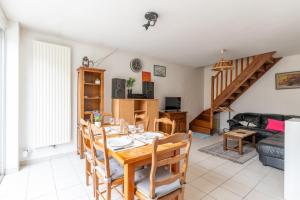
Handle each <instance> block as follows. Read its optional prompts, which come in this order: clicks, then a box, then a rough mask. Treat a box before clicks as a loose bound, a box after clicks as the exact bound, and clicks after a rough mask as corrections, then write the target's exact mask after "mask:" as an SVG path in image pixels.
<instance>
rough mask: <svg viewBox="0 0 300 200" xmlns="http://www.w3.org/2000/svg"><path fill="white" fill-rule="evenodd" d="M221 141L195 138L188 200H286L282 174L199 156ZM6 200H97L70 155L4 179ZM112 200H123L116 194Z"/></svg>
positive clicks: (0, 192)
mask: <svg viewBox="0 0 300 200" xmlns="http://www.w3.org/2000/svg"><path fill="white" fill-rule="evenodd" d="M219 140H222V138H221V137H218V136H213V137H209V138H208V139H200V138H197V137H195V138H194V140H193V144H192V148H191V155H190V165H189V170H188V176H187V185H186V192H185V199H187V200H199V199H204V200H215V199H221V200H235V199H247V200H276V199H283V172H282V171H280V170H276V169H273V168H270V167H265V166H263V165H262V164H261V163H260V162H259V161H258V159H257V158H254V159H252V160H250V161H248V162H247V163H245V164H243V165H240V164H235V163H232V162H230V161H228V160H224V159H220V158H217V157H213V156H210V155H208V154H204V153H201V152H199V151H198V149H199V148H200V147H203V146H206V145H210V144H213V143H215V142H217V141H219ZM0 199H1V200H8V199H9V200H23V199H24V200H56V199H59V200H77V199H78V200H87V199H94V198H93V195H92V187H91V186H89V187H87V186H85V175H84V161H83V160H80V159H79V157H78V156H77V155H75V154H74V155H69V156H64V157H61V158H56V159H53V160H50V161H47V162H42V163H38V164H34V165H30V166H26V167H24V168H23V169H22V170H21V171H20V172H18V173H15V174H12V175H8V176H5V177H4V179H3V182H2V183H1V185H0ZM113 199H115V200H119V199H122V198H121V197H120V196H119V195H118V194H117V193H116V192H115V193H113Z"/></svg>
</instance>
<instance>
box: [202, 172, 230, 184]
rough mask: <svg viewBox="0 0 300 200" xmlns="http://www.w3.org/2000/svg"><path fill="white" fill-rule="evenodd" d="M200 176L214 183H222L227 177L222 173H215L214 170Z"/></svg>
mask: <svg viewBox="0 0 300 200" xmlns="http://www.w3.org/2000/svg"><path fill="white" fill-rule="evenodd" d="M202 178H204V179H206V180H208V181H209V182H211V183H214V184H216V185H220V184H222V183H224V182H225V181H226V180H227V179H228V178H227V177H225V176H223V175H222V174H219V173H216V172H214V171H211V172H209V173H207V174H205V175H203V176H202Z"/></svg>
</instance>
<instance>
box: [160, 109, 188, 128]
mask: <svg viewBox="0 0 300 200" xmlns="http://www.w3.org/2000/svg"><path fill="white" fill-rule="evenodd" d="M186 115H187V112H175V111H174V112H159V118H162V117H166V118H168V119H170V120H172V121H173V120H175V123H176V128H175V133H186V125H187V124H186ZM159 130H160V131H163V132H165V133H169V132H171V127H169V126H165V125H162V124H160V125H159Z"/></svg>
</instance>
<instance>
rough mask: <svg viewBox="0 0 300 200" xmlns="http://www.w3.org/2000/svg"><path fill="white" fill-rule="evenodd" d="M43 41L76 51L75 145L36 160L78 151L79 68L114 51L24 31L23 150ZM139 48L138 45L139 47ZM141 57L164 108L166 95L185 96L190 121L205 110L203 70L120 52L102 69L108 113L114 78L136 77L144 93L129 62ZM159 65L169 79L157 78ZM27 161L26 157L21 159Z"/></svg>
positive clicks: (138, 89)
mask: <svg viewBox="0 0 300 200" xmlns="http://www.w3.org/2000/svg"><path fill="white" fill-rule="evenodd" d="M33 40H40V41H45V42H51V43H56V44H60V45H66V46H70V47H71V49H72V111H73V113H72V117H73V119H72V133H73V143H72V144H67V145H62V146H58V147H57V149H49V148H44V149H40V150H38V151H35V152H32V153H31V156H30V158H28V159H35V158H40V157H44V156H50V155H53V154H59V153H62V152H69V151H75V141H74V138H75V134H76V116H77V114H76V110H77V107H76V104H77V102H76V100H77V99H76V97H77V92H76V86H77V73H76V68H77V67H79V66H80V65H81V59H82V57H83V56H88V57H89V58H91V59H98V58H102V57H104V56H106V55H108V54H109V53H110V52H112V51H113V49H111V48H105V47H102V46H99V45H91V44H84V43H80V42H76V41H71V40H67V39H63V38H59V37H55V36H51V35H47V34H43V33H38V32H35V31H31V30H28V29H22V30H21V57H20V59H21V61H20V62H21V65H20V68H21V69H20V70H21V73H20V82H21V88H20V100H21V107H20V109H21V121H20V128H21V141H22V143H21V151H22V150H23V149H24V148H26V146H27V145H26V144H27V135H28V132H29V131H30V127H28V120H30V119H28V118H27V113H28V112H30V110H28V108H30V103H31V102H30V96H29V95H28V93H27V91H29V88H28V87H29V85H28V82H29V81H28V80H29V79H30V78H31V66H32V41H33ZM135 45H136V44H135ZM135 57H139V58H141V60H142V61H143V65H144V68H143V70H144V71H149V72H151V73H152V80H153V81H154V82H155V97H156V98H158V99H159V100H160V107H161V108H163V107H164V97H165V96H181V97H182V110H185V111H188V121H190V120H192V119H193V118H194V117H195V116H196V115H197V114H199V113H200V112H201V111H202V110H203V89H204V86H203V82H204V81H203V69H192V68H188V67H184V66H178V65H174V64H171V63H166V62H163V61H161V60H156V59H153V58H149V57H147V56H143V55H137V54H134V53H130V52H125V51H120V50H118V51H116V52H115V53H114V54H113V55H112V56H111V57H109V58H108V59H106V60H105V61H104V62H103V63H102V65H101V68H104V69H106V72H105V110H106V111H108V112H109V111H111V79H112V78H115V77H116V78H126V79H127V78H129V77H134V78H136V80H137V82H136V84H135V87H134V89H133V92H135V93H141V90H142V81H141V73H133V72H132V71H131V70H130V68H129V63H130V60H131V59H132V58H135ZM154 64H159V65H164V66H166V67H167V77H166V78H162V77H155V76H153V65H154ZM21 159H22V160H24V158H21Z"/></svg>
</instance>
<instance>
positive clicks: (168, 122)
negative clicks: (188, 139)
mask: <svg viewBox="0 0 300 200" xmlns="http://www.w3.org/2000/svg"><path fill="white" fill-rule="evenodd" d="M160 123H162V124H166V125H169V126H171V132H170V133H168V134H170V135H172V134H174V132H175V127H176V123H175V120H173V121H171V120H170V119H168V118H160V119H157V118H155V119H154V131H159V124H160Z"/></svg>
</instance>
